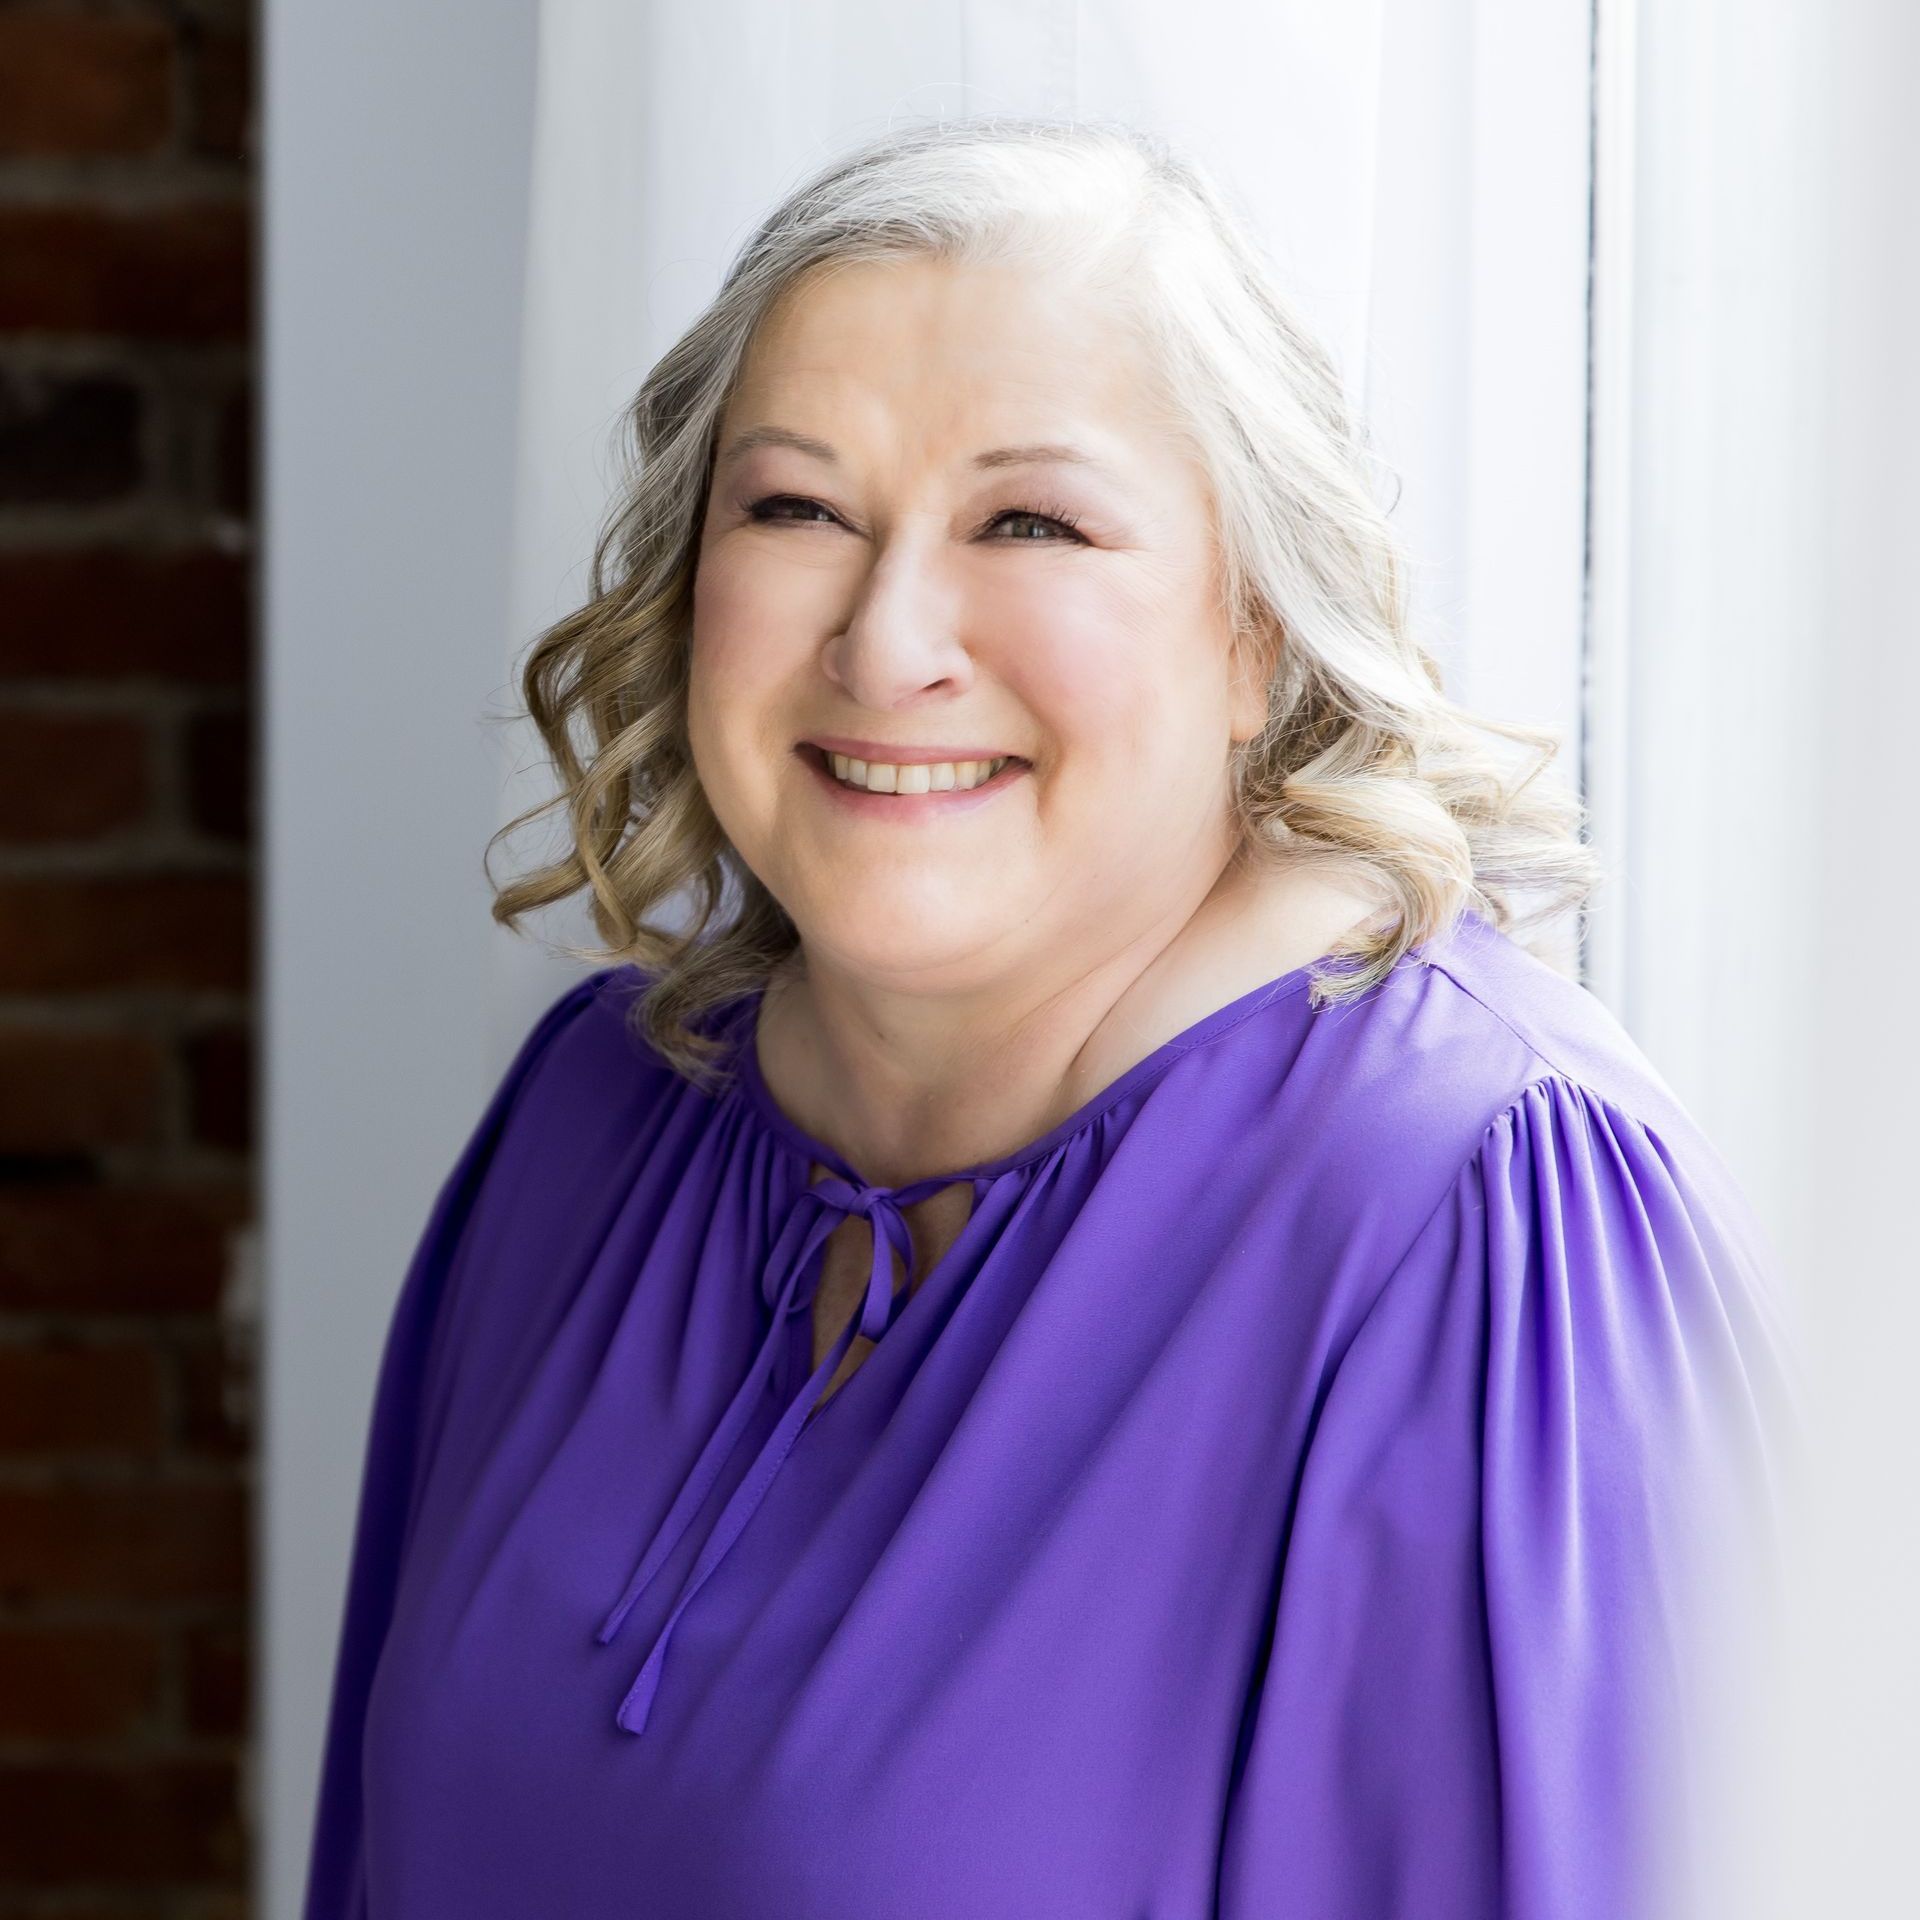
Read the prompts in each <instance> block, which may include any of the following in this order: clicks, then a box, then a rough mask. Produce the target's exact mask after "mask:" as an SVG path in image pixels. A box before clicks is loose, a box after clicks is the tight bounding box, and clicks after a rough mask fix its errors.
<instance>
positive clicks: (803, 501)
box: [747, 493, 1084, 546]
mask: <svg viewBox="0 0 1920 1920" xmlns="http://www.w3.org/2000/svg"><path fill="white" fill-rule="evenodd" d="M789 507H791V508H796V509H798V511H796V512H792V513H788V512H784V511H782V509H784V508H789ZM815 516H824V517H825V518H826V519H827V520H833V519H834V518H835V515H834V513H833V511H832V510H831V509H830V508H828V507H824V506H822V505H821V504H820V502H819V501H818V500H809V499H808V498H806V496H805V495H804V494H798V493H770V494H768V495H767V496H766V497H765V498H764V499H760V500H755V501H753V502H752V503H751V504H750V505H749V506H748V508H747V517H748V518H749V519H751V520H759V521H765V522H771V521H780V520H785V521H789V522H791V523H792V524H794V525H798V526H805V525H807V524H809V523H810V522H811V523H813V524H818V521H817V519H816V518H815ZM1010 520H1011V521H1016V522H1018V521H1026V522H1029V523H1030V524H1032V525H1034V526H1040V527H1048V528H1051V529H1053V531H1052V533H1050V534H1049V535H1048V536H1047V538H1046V539H1040V538H1037V537H1036V536H1035V535H1033V534H1032V533H1019V534H1016V535H1014V536H1013V537H1014V539H1016V540H1024V541H1026V542H1027V543H1028V544H1030V545H1034V546H1045V545H1046V544H1047V543H1048V540H1057V539H1058V538H1059V537H1060V536H1061V535H1065V536H1066V538H1067V539H1068V540H1069V541H1073V542H1079V541H1080V535H1079V533H1078V532H1077V531H1076V528H1077V526H1078V522H1077V521H1076V520H1075V519H1074V517H1073V516H1072V515H1071V514H1068V513H1040V512H1037V511H1035V510H1034V509H1032V508H1028V507H1008V508H1006V509H1005V511H1004V512H1001V513H997V514H995V515H994V517H993V519H992V520H990V521H989V522H988V523H987V527H988V531H989V532H991V531H992V530H994V529H995V528H998V527H1001V526H1003V525H1005V524H1006V523H1007V522H1008V521H1010ZM1082 544H1084V543H1082Z"/></svg>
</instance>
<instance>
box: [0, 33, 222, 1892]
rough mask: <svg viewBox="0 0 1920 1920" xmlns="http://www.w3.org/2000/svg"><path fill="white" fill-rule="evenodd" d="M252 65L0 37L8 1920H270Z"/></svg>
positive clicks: (0, 1181)
mask: <svg viewBox="0 0 1920 1920" xmlns="http://www.w3.org/2000/svg"><path fill="white" fill-rule="evenodd" d="M252 61H253V55H252V34H251V10H250V7H249V6H248V5H247V4H245V0H171V3H168V0H90V3H89V0H35V3H34V4H8V3H7V0H0V1920H26V1916H29V1915H34V1916H52V1915H61V1916H66V1920H81V1917H82V1916H86V1917H87V1920H95V1917H96V1916H97V1917H98V1920H106V1917H107V1916H110V1915H120V1916H131V1915H143V1916H156V1917H157V1916H161V1915H165V1916H169V1917H170V1920H237V1917H238V1916H240V1915H241V1914H242V1913H243V1912H244V1910H245V1907H246V1900H245V1888H246V1883H247V1878H248V1873H249V1863H248V1853H249V1850H250V1844H251V1841H250V1832H249V1818H248V1799H249V1794H248V1772H247V1757H248V1738H247V1736H248V1720H249V1707H248V1690H247V1684H246V1683H247V1673H248V1665H249V1658H248V1656H249V1629H248V1618H249V1612H248V1609H249V1593H248V1583H249V1559H250V1554H251V1516H250V1506H251V1488H252V1461H251V1453H252V1435H251V1421H250V1412H249V1408H250V1399H251V1393H250V1382H251V1363H252V1331H253V1317H254V1316H253V1288H252V1284H251V1273H252V1266H251V1260H250V1249H251V1245H252V1236H251V1232H250V1223H251V1219H252V1215H253V1206H254V1193H253V1171H254V1169H253V1159H252V1146H253V1112H252V1099H251V1087H252V1074H253V1070H252V1047H251V1034H252V1023H251V1013H252V965H251V957H250V951H249V949H250V925H251V918H252V899H253V884H252V834H253V807H252V800H251V789H252V775H251V755H250V744H251V738H252V697H251V688H250V680H251V674H252V652H253V649H252V628H253V613H252V551H253V528H252V511H251V505H250V500H251V484H252V476H251V472H250V467H251V461H250V446H251V439H252V426H251V400H252V377H253V374H252V348H251V341H252V314H251V306H252V275H253V268H252V256H253V246H252V226H253V171H254V159H255V153H254V147H255V143H254V140H253V136H252V111H251V104H250V94H251V69H252Z"/></svg>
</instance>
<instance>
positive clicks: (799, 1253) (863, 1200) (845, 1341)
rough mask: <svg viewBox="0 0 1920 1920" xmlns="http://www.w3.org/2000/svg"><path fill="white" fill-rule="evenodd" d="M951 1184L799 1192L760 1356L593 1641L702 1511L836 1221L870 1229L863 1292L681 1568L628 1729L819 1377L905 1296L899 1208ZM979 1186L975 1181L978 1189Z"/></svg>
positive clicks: (808, 1407)
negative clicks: (897, 1278) (896, 1276)
mask: <svg viewBox="0 0 1920 1920" xmlns="http://www.w3.org/2000/svg"><path fill="white" fill-rule="evenodd" d="M951 1184H952V1183H951V1180H950V1179H931V1180H921V1181H916V1182H914V1183H913V1184H911V1185H909V1186H903V1187H871V1186H867V1185H865V1184H864V1183H862V1182H860V1181H857V1180H847V1179H843V1178H842V1177H841V1176H840V1175H839V1174H836V1173H832V1172H829V1173H828V1174H827V1175H826V1177H825V1178H824V1179H821V1180H818V1181H815V1182H814V1183H813V1184H812V1185H810V1186H807V1187H804V1188H802V1189H801V1191H800V1193H799V1195H798V1196H797V1198H796V1200H795V1202H794V1205H793V1208H792V1211H791V1212H790V1213H789V1214H788V1216H787V1220H786V1224H785V1225H784V1226H783V1227H782V1229H781V1231H780V1233H779V1234H778V1236H777V1237H776V1238H775V1241H774V1245H773V1250H772V1252H771V1253H770V1254H769V1255H768V1258H767V1263H766V1265H765V1267H764V1268H763V1269H762V1271H761V1275H760V1295H761V1298H762V1300H763V1301H764V1302H765V1303H766V1305H767V1306H768V1307H769V1308H770V1309H771V1310H772V1313H771V1320H770V1322H769V1325H768V1328H767V1332H766V1335H765V1337H764V1338H763V1339H762V1341H761V1343H760V1349H759V1352H758V1353H757V1354H756V1355H755V1356H754V1361H753V1365H752V1367H751V1368H749V1370H748V1372H747V1377H746V1378H745V1379H744V1380H743V1381H742V1382H741V1383H740V1387H739V1389H738V1391H737V1392H736V1393H735V1394H734V1396H733V1399H732V1400H731V1401H730V1402H729V1403H728V1406H727V1410H726V1412H725V1413H724V1414H723V1415H722V1416H721V1419H720V1424H719V1425H718V1426H717V1427H716V1428H715V1429H714V1431H713V1434H712V1436H711V1437H710V1438H709V1440H708V1441H707V1444H706V1446H705V1447H703V1448H702V1449H701V1452H700V1457H699V1459H698V1460H696V1461H695V1462H694V1466H693V1471H692V1472H691V1473H690V1474H688V1476H687V1479H686V1483H685V1485H683V1486H682V1487H681V1489H680V1492H679V1494H678V1496H677V1497H676V1498H675V1500H674V1503H673V1505H672V1507H671V1508H669V1509H668V1512H667V1517H666V1519H665V1520H664V1521H662V1522H661V1525H660V1529H659V1531H658V1532H657V1533H656V1534H655V1535H654V1538H653V1540H652V1542H651V1544H650V1545H649V1546H648V1548H647V1550H646V1552H645V1554H644V1555H642V1557H641V1560H640V1564H639V1565H638V1566H637V1567H636V1568H635V1569H634V1572H633V1577H632V1578H631V1579H630V1580H629V1581H628V1582H627V1586H626V1591H625V1592H624V1593H622V1594H621V1596H620V1598H619V1600H618V1601H616V1602H615V1604H614V1608H613V1611H612V1612H611V1613H610V1614H608V1616H607V1618H606V1619H605V1621H604V1622H602V1624H601V1626H600V1629H599V1631H598V1633H596V1634H595V1636H594V1637H595V1639H596V1640H598V1641H599V1642H600V1643H601V1644H602V1645H603V1646H604V1645H605V1644H606V1643H607V1642H609V1641H610V1640H612V1639H613V1637H614V1636H615V1635H616V1634H617V1633H618V1632H619V1631H620V1629H621V1626H622V1625H623V1624H624V1622H625V1621H626V1618H627V1615H628V1614H629V1613H630V1612H631V1611H632V1610H633V1606H634V1603H635V1602H636V1601H637V1600H638V1599H639V1598H640V1596H641V1595H642V1594H643V1593H644V1592H645V1591H646V1590H647V1588H648V1586H649V1585H651V1583H652V1581H653V1579H654V1576H655V1575H656V1574H657V1573H658V1572H659V1571H660V1569H661V1567H662V1566H664V1565H665V1564H666V1561H667V1559H668V1557H669V1556H670V1555H671V1554H672V1552H673V1550H674V1548H675V1547H676V1546H677V1545H678V1544H679V1543H680V1541H681V1540H682V1539H683V1538H684V1537H685V1535H686V1531H687V1528H688V1527H689V1526H690V1525H691V1524H692V1522H693V1516H694V1515H695V1514H696V1513H697V1512H698V1511H699V1510H700V1508H701V1506H702V1504H703V1503H704V1502H705V1500H706V1497H707V1495H708V1493H709V1492H711V1490H712V1488H713V1483H714V1482H715V1481H716V1480H717V1479H718V1478H719V1476H720V1470H721V1469H722V1467H724V1466H725V1465H726V1463H727V1461H728V1460H729V1459H730V1458H731V1457H732V1455H733V1452H734V1449H735V1448H736V1447H737V1446H738V1445H739V1443H740V1436H741V1434H742V1433H743V1432H744V1431H745V1428H746V1425H747V1422H748V1421H749V1420H750V1419H751V1418H752V1415H753V1410H754V1408H755V1406H756V1405H758V1403H759V1400H760V1396H761V1394H762V1393H763V1392H764V1391H765V1390H766V1387H767V1383H768V1381H769V1380H770V1379H771V1378H772V1375H773V1370H774V1366H775V1363H776V1362H777V1361H778V1359H779V1357H780V1354H781V1352H782V1349H783V1343H784V1339H785V1333H786V1328H787V1325H788V1323H789V1321H790V1320H791V1319H792V1317H793V1316H794V1315H795V1314H796V1313H800V1312H802V1311H805V1310H806V1309H808V1308H810V1307H811V1306H812V1303H813V1297H814V1294H815V1292H816V1291H817V1290H818V1287H819V1281H820V1271H821V1268H822V1266H823V1265H824V1261H823V1260H822V1258H821V1257H820V1256H821V1250H822V1249H823V1248H824V1247H825V1245H826V1243H827V1240H828V1239H829V1237H830V1236H831V1235H832V1234H833V1232H834V1230H835V1229H836V1228H837V1227H838V1226H839V1225H840V1223H841V1222H842V1220H844V1219H846V1218H848V1217H850V1216H853V1217H864V1218H865V1219H866V1220H867V1222H868V1223H869V1225H870V1226H871V1227H872V1229H873V1267H872V1271H871V1273H870V1275H869V1277H868V1281H867V1290H866V1293H865V1296H864V1297H863V1299H862V1300H861V1303H860V1311H859V1312H858V1313H857V1314H854V1315H851V1316H850V1317H849V1318H848V1321H847V1324H846V1326H845V1327H844V1328H842V1329H841V1332H840V1337H839V1338H838V1339H837V1340H836V1341H835V1342H834V1343H833V1348H832V1350H831V1351H830V1352H829V1353H828V1354H827V1356H826V1358H825V1359H824V1360H822V1361H821V1362H820V1364H819V1365H818V1366H817V1367H815V1368H814V1370H813V1373H812V1375H811V1377H810V1378H809V1379H808V1381H807V1383H806V1385H805V1386H804V1387H802V1388H801V1390H800V1391H799V1393H798V1394H796V1395H795V1396H794V1398H793V1400H792V1401H791V1402H790V1403H789V1404H788V1406H787V1408H786V1410H785V1412H784V1413H782V1415H781V1416H780V1422H779V1424H778V1425H777V1426H776V1427H775V1428H774V1430H773V1432H772V1433H771V1434H770V1435H769V1436H768V1438H767V1441H766V1444H765V1446H764V1447H763V1448H762V1449H761V1451H760V1454H759V1457H758V1458H757V1459H756V1460H755V1461H754V1463H753V1465H752V1466H751V1467H750V1468H749V1469H748V1471H747V1475H746V1477H745V1479H743V1480H742V1481H741V1482H740V1484H739V1486H738V1487H737V1488H735V1490H734V1492H733V1495H732V1497H731V1498H730V1499H729V1500H728V1502H727V1504H726V1507H725V1509H724V1511H723V1512H722V1513H721V1515H720V1518H719V1519H718V1520H717V1521H716V1522H715V1523H714V1528H713V1532H712V1533H711V1534H710V1535H709V1536H708V1539H707V1542H706V1544H705V1546H703V1547H702V1548H701V1550H700V1555H699V1558H698V1559H697V1560H696V1561H695V1563H694V1566H693V1570H692V1571H691V1572H690V1573H689V1574H688V1576H687V1579H686V1583H685V1585H684V1586H683V1587H682V1589H681V1592H680V1596H679V1598H678V1599H677V1600H676V1601H675V1602H674V1606H673V1610H672V1611H671V1612H670V1613H669V1614H668V1615H667V1619H666V1623H665V1625H664V1626H662V1627H661V1629H660V1631H659V1633H658V1634H657V1635H656V1636H655V1639H654V1642H653V1646H652V1648H651V1649H650V1650H649V1652H648V1654H647V1658H646V1662H645V1664H644V1665H643V1666H642V1667H641V1669H640V1671H639V1673H638V1674H637V1675H636V1676H635V1679H634V1682H633V1685H632V1686H631V1687H630V1688H628V1690H627V1694H626V1697H625V1699H623V1700H622V1701H621V1702H620V1706H619V1710H618V1712H617V1713H616V1714H615V1715H614V1719H615V1721H616V1723H617V1724H618V1725H620V1726H622V1727H624V1728H625V1729H626V1730H627V1731H628V1732H629V1733H641V1732H643V1731H644V1730H645V1728H646V1724H647V1713H648V1709H649V1708H650V1707H651V1705H652V1703H653V1696H654V1693H655V1691H656V1690H657V1688H658V1686H659V1684H660V1669H661V1666H662V1665H663V1663H664V1662H665V1659H666V1653H667V1643H668V1641H669V1640H671V1639H672V1637H673V1630H674V1628H675V1627H676V1626H677V1625H678V1624H679V1621H680V1616H681V1615H682V1614H683V1613H684V1612H685V1611H686V1609H687V1606H688V1604H689V1603H690V1602H691V1601H692V1599H693V1597H694V1595H695V1594H697V1593H698V1592H699V1591H700V1588H701V1587H702V1586H703V1585H704V1584H705V1582H706V1580H707V1577H708V1575H709V1574H711V1573H712V1572H713V1570H714V1568H715V1567H716V1566H718V1565H719V1564H720V1562H721V1561H722V1560H723V1559H724V1558H725V1557H726V1555H727V1552H728V1550H729V1549H730V1548H731V1547H732V1545H733V1543H734V1541H735V1540H737V1539H738V1538H739V1536H740V1533H741V1531H742V1529H743V1528H744V1527H745V1526H746V1524H747V1522H748V1521H749V1520H750V1519H752V1517H753V1514H754V1510H755V1509H756V1508H757V1507H758V1506H759V1504H760V1502H761V1501H762V1500H763V1499H764V1498H765V1497H766V1493H767V1489H768V1488H769V1487H770V1486H771V1485H772V1484H773V1478H774V1475H775V1474H777V1473H778V1472H779V1471H780V1467H781V1463H782V1462H783V1461H784V1460H785V1459H786V1457H787V1454H788V1452H789V1451H790V1450H791V1448H792V1446H793V1443H794V1441H795V1440H797V1439H798V1438H799V1435H800V1429H801V1428H802V1427H803V1426H804V1425H805V1424H806V1422H807V1419H808V1416H809V1415H810V1414H811V1413H812V1412H813V1409H814V1402H815V1401H816V1400H817V1399H818V1398H819V1396H820V1393H821V1390H822V1389H823V1388H824V1386H825V1384H826V1382H827V1381H828V1380H830V1379H832V1377H833V1374H834V1369H835V1368H837V1367H838V1366H839V1364H840V1361H841V1359H842V1357H843V1356H844V1355H845V1353H846V1351H847V1348H848V1347H849V1346H850V1345H851V1344H852V1341H853V1336H854V1334H855V1333H856V1332H859V1333H863V1334H865V1335H866V1336H867V1338H868V1339H869V1340H878V1339H879V1337H880V1336H881V1334H883V1333H884V1332H885V1331H886V1330H887V1328H888V1327H889V1326H890V1325H891V1324H892V1322H893V1319H894V1316H895V1314H896V1312H897V1311H898V1309H899V1307H900V1306H901V1305H902V1304H903V1303H904V1302H905V1300H906V1297H907V1296H906V1289H905V1288H904V1287H903V1288H902V1289H901V1290H900V1291H899V1292H898V1293H896V1292H895V1291H894V1285H893V1256H894V1255H895V1254H896V1253H898V1254H899V1256H900V1258H901V1261H902V1264H903V1265H904V1267H905V1270H906V1273H907V1275H908V1276H909V1278H911V1275H912V1273H913V1235H912V1233H911V1232H910V1231H909V1229H908V1226H907V1222H906V1216H905V1214H904V1213H903V1212H902V1211H901V1209H902V1208H903V1207H906V1206H910V1205H912V1204H913V1202H914V1201H916V1200H919V1199H921V1198H923V1197H924V1196H925V1195H927V1194H930V1193H934V1192H937V1191H938V1190H939V1189H940V1188H942V1187H945V1186H948V1185H951ZM979 1184H980V1183H976V1193H977V1192H978V1185H979Z"/></svg>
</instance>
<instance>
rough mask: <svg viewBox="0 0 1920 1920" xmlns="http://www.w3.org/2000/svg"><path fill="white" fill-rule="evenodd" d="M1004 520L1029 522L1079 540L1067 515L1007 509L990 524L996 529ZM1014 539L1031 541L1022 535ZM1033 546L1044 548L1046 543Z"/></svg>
mask: <svg viewBox="0 0 1920 1920" xmlns="http://www.w3.org/2000/svg"><path fill="white" fill-rule="evenodd" d="M1005 520H1030V521H1031V522H1032V523H1033V524H1034V525H1035V526H1038V527H1052V528H1053V529H1055V532H1056V533H1064V534H1065V535H1066V536H1067V537H1068V539H1069V540H1075V541H1077V540H1078V539H1079V538H1080V536H1079V534H1078V533H1077V532H1075V530H1074V529H1075V524H1076V523H1075V521H1074V520H1073V518H1072V516H1071V515H1069V514H1064V513H1035V512H1033V511H1031V510H1030V509H1028V508H1026V507H1009V508H1008V509H1007V510H1006V512H1005V513H1002V514H996V515H995V516H994V519H993V522H992V524H993V525H994V526H996V527H997V526H999V525H1000V524H1001V522H1002V521H1005ZM1016 537H1017V538H1019V539H1022V540H1026V541H1029V542H1032V541H1033V536H1032V535H1031V534H1026V533H1023V534H1020V535H1018V536H1016ZM1035 544H1038V545H1041V546H1044V545H1045V544H1046V542H1045V541H1040V542H1037V543H1035Z"/></svg>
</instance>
